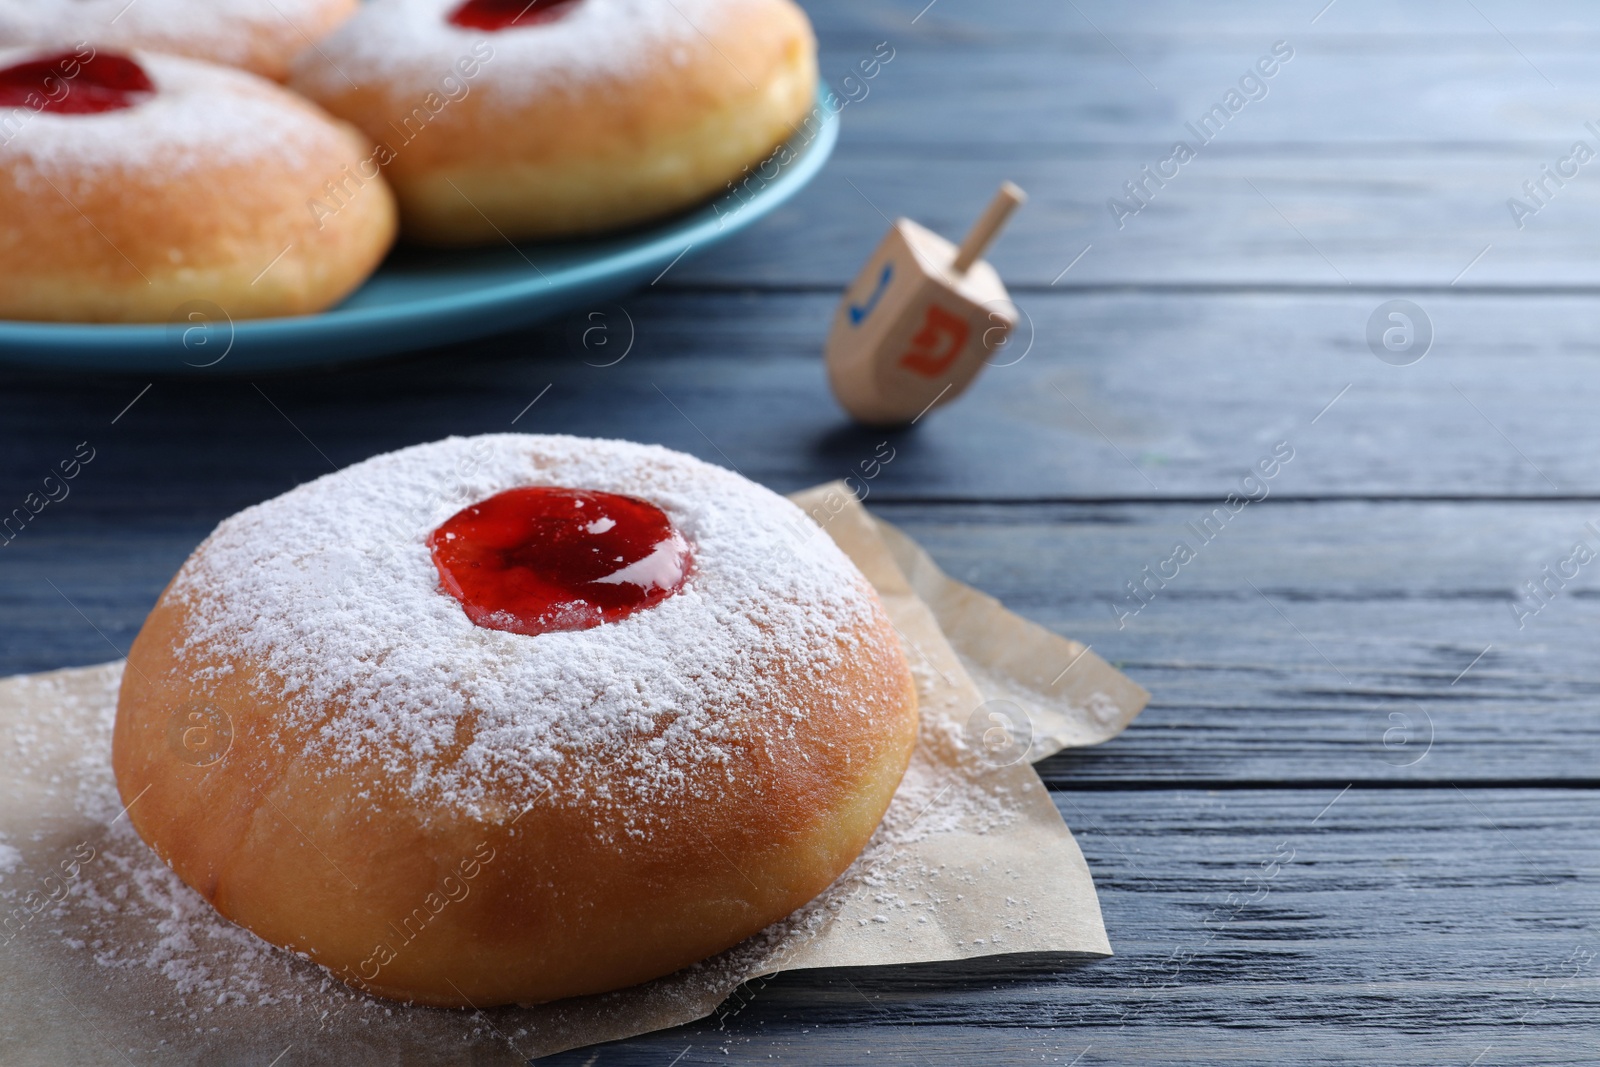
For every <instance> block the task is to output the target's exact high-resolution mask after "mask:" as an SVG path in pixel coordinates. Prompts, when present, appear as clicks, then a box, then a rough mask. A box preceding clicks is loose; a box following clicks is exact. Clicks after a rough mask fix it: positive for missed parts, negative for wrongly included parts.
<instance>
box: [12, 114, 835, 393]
mask: <svg viewBox="0 0 1600 1067" xmlns="http://www.w3.org/2000/svg"><path fill="white" fill-rule="evenodd" d="M827 91H828V90H827V88H826V87H823V88H822V90H821V92H820V94H819V97H818V107H817V112H816V113H817V114H818V115H819V116H820V118H821V122H820V124H819V125H818V127H817V130H816V133H815V134H814V135H813V136H811V137H810V139H809V141H808V140H807V139H806V136H805V135H804V134H802V135H801V136H799V137H797V138H796V139H795V140H794V141H791V142H790V145H789V147H790V150H791V153H792V156H793V158H792V159H791V161H790V162H789V164H788V165H787V166H784V167H783V168H781V169H780V170H779V172H778V174H777V176H776V177H774V178H773V179H772V180H771V181H768V182H766V183H765V184H760V183H758V182H754V181H752V182H750V183H749V189H750V191H749V192H747V193H746V194H745V195H744V196H743V198H742V199H735V198H732V197H731V196H730V197H725V198H723V199H722V200H720V201H718V202H717V203H715V204H706V205H703V206H701V207H699V208H696V209H694V210H692V211H690V212H688V213H686V214H683V215H679V216H677V217H675V218H671V219H668V220H666V221H665V222H660V223H655V224H653V225H650V226H646V227H641V228H639V229H636V230H630V231H627V232H625V233H622V234H618V235H614V236H609V237H602V238H597V239H593V240H586V241H571V242H559V243H539V244H524V245H519V246H517V247H512V246H510V245H502V246H500V247H498V248H495V247H487V248H478V249H472V250H466V251H433V250H424V249H415V248H407V247H404V246H402V247H400V248H398V249H396V250H395V251H394V252H393V253H391V254H390V256H389V258H388V259H387V260H386V261H385V262H384V264H383V265H382V266H381V267H379V268H378V271H377V273H375V274H374V275H373V276H372V277H371V278H370V279H368V281H367V283H366V284H365V285H363V286H362V287H361V288H360V289H358V290H357V291H356V292H355V293H354V294H352V295H351V296H350V298H349V299H347V300H346V301H345V302H344V303H342V304H340V305H339V306H337V307H335V308H332V309H331V310H328V311H324V312H322V313H320V314H317V315H305V316H301V317H296V318H284V319H250V320H241V321H230V320H229V319H228V317H227V315H226V314H224V313H223V312H222V310H221V309H220V308H216V307H214V306H207V305H204V304H202V303H200V302H197V303H196V304H195V305H186V306H185V309H183V311H182V314H179V315H177V316H175V319H174V321H172V322H169V323H165V324H142V325H100V324H87V323H54V322H23V321H17V320H0V363H5V364H12V365H23V366H33V367H56V368H73V369H81V370H102V371H144V372H154V373H169V374H184V373H190V374H218V373H221V374H227V373H239V372H245V371H261V370H274V369H290V368H294V367H308V366H317V365H323V364H332V363H348V362H350V361H352V360H356V359H371V358H376V357H379V356H387V355H393V354H396V353H399V352H408V351H414V350H416V349H420V348H428V347H430V346H433V345H443V344H450V343H452V342H456V341H467V340H471V339H473V338H477V337H484V336H487V335H490V334H495V333H500V332H503V331H506V330H511V329H516V328H517V327H521V326H528V325H531V324H533V323H535V322H539V321H542V320H545V319H549V318H553V317H555V316H557V315H561V314H563V313H565V312H573V311H582V310H584V309H585V308H589V307H593V306H594V305H595V304H596V303H597V302H600V301H604V300H607V299H609V298H613V297H616V296H619V295H621V294H622V293H626V292H628V291H629V290H631V289H636V288H638V287H640V286H643V285H648V284H649V283H650V282H651V281H653V280H654V279H655V278H657V277H658V276H659V275H660V274H661V272H662V271H664V270H665V269H667V267H669V266H670V265H672V264H673V263H674V262H675V261H676V260H678V259H679V257H681V256H683V255H684V254H685V252H686V250H687V251H689V253H690V254H695V253H699V252H703V251H705V250H706V249H707V248H710V247H711V246H713V245H715V244H717V243H719V242H721V241H724V240H726V239H727V238H729V237H731V236H733V235H734V234H736V233H738V232H739V231H740V230H742V229H744V228H745V227H747V226H749V225H750V224H751V223H753V222H755V221H756V220H757V219H760V218H762V217H764V216H765V215H767V214H768V213H769V212H771V211H772V210H773V209H775V208H777V207H778V206H779V205H781V204H782V203H784V202H785V201H786V200H788V199H789V198H790V197H792V196H793V195H794V194H795V193H797V192H799V191H800V190H801V189H803V188H804V187H805V186H806V185H807V184H808V183H809V182H810V181H811V179H812V178H814V177H815V176H816V175H817V172H818V171H820V170H821V169H822V167H823V165H824V164H825V163H826V162H827V161H828V157H829V156H830V155H831V154H832V153H833V147H834V144H835V143H836V142H837V141H838V139H839V117H838V115H836V114H835V113H834V111H833V110H832V109H831V108H829V107H828V106H827V104H826V94H827ZM758 184H760V188H756V186H757V185H758Z"/></svg>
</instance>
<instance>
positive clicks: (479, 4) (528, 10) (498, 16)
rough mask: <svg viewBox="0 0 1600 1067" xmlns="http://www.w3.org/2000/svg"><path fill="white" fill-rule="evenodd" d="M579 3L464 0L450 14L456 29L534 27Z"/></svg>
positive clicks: (560, 15) (576, 0) (567, 0)
mask: <svg viewBox="0 0 1600 1067" xmlns="http://www.w3.org/2000/svg"><path fill="white" fill-rule="evenodd" d="M577 2H578V0H467V2H466V3H464V4H462V5H461V6H460V7H458V8H456V9H455V11H454V12H452V13H451V15H450V21H451V22H453V23H455V24H456V25H457V26H464V27H466V28H467V29H471V30H509V29H511V28H512V27H513V26H515V27H518V28H519V29H520V28H521V27H523V26H537V25H539V24H540V23H543V22H554V21H556V20H557V19H559V18H563V17H565V16H566V15H568V14H570V13H571V9H572V7H573V5H575V4H576V3H577Z"/></svg>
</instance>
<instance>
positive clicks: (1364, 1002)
mask: <svg viewBox="0 0 1600 1067" xmlns="http://www.w3.org/2000/svg"><path fill="white" fill-rule="evenodd" d="M1057 801H1058V804H1059V806H1060V807H1061V811H1062V814H1063V816H1064V817H1065V818H1066V819H1067V822H1068V823H1069V825H1071V826H1072V828H1073V831H1074V833H1075V834H1077V836H1078V839H1079V841H1080V842H1081V843H1082V845H1083V848H1084V852H1085V855H1086V856H1087V858H1088V860H1089V863H1090V866H1091V868H1092V869H1093V870H1094V871H1095V872H1096V880H1097V884H1098V886H1099V889H1100V899H1101V905H1102V907H1103V908H1104V911H1105V916H1106V924H1107V927H1108V928H1109V929H1111V930H1112V931H1113V932H1114V936H1113V947H1114V948H1115V949H1116V952H1117V955H1116V956H1114V957H1112V958H1111V959H1109V960H1104V961H1099V962H1094V963H1086V964H1078V965H1073V964H1063V963H1062V962H1061V961H1056V960H1026V961H1019V960H992V961H989V962H988V963H986V964H978V965H972V966H961V967H953V966H944V965H941V966H937V967H926V968H905V969H900V970H898V971H888V972H886V971H830V972H817V973H814V974H808V973H805V972H800V973H795V974H789V975H783V976H780V977H779V978H777V979H775V980H773V981H772V982H770V983H767V984H765V985H760V986H754V985H753V986H751V987H747V993H746V994H744V995H741V996H739V997H736V998H735V999H734V1000H732V1001H730V1002H729V1004H728V1005H727V1006H726V1007H725V1016H726V1017H725V1018H724V1019H723V1020H720V1022H721V1023H722V1025H723V1028H719V1026H718V1022H719V1020H711V1021H708V1022H707V1023H704V1024H699V1025H695V1026H690V1027H683V1028H680V1029H678V1030H674V1031H669V1032H666V1033H661V1034H653V1035H650V1036H649V1037H646V1038H640V1039H637V1040H635V1041H630V1042H625V1043H622V1044H620V1045H615V1046H608V1047H604V1048H602V1049H601V1050H599V1052H600V1055H599V1056H598V1057H596V1058H594V1059H591V1058H590V1057H592V1056H594V1054H595V1053H594V1050H584V1051H583V1052H582V1053H577V1052H574V1053H571V1054H568V1055H567V1056H564V1057H557V1058H553V1059H549V1060H545V1061H541V1062H544V1063H557V1064H562V1065H563V1067H565V1065H571V1067H578V1065H591V1064H592V1067H613V1065H635V1064H638V1065H643V1064H665V1063H670V1062H672V1060H673V1057H674V1056H676V1055H679V1054H680V1053H682V1055H683V1058H682V1059H681V1060H679V1061H678V1063H679V1064H680V1065H682V1064H711V1063H726V1062H729V1061H730V1060H731V1061H733V1062H752V1063H753V1062H778V1063H808V1064H810V1063H821V1064H839V1065H845V1064H863V1063H892V1064H957V1063H972V1062H985V1063H989V1062H992V1063H1003V1064H1019V1065H1020V1064H1027V1063H1034V1064H1037V1063H1046V1064H1056V1065H1062V1067H1065V1065H1067V1064H1070V1063H1072V1062H1074V1057H1077V1056H1080V1055H1081V1056H1082V1059H1081V1060H1079V1061H1078V1062H1080V1063H1083V1064H1094V1063H1173V1064H1238V1063H1373V1064H1387V1063H1399V1062H1404V1063H1444V1064H1462V1065H1465V1064H1468V1063H1470V1062H1472V1060H1473V1058H1474V1057H1476V1056H1482V1057H1483V1058H1482V1059H1481V1060H1480V1061H1479V1062H1481V1063H1487V1062H1494V1063H1500V1064H1556V1063H1590V1062H1594V1061H1595V1059H1596V1058H1597V1057H1600V1035H1597V1034H1596V1033H1595V1031H1594V1028H1593V1023H1592V1020H1593V1018H1594V1015H1595V1012H1596V1010H1597V1009H1600V955H1597V950H1600V942H1597V940H1596V938H1595V936H1594V933H1593V924H1594V922H1595V920H1596V918H1597V915H1596V907H1597V905H1600V901H1597V900H1596V898H1595V897H1594V895H1593V894H1586V893H1584V892H1583V891H1582V887H1583V886H1584V885H1585V884H1587V883H1592V880H1593V878H1594V877H1595V876H1596V874H1597V873H1600V871H1597V860H1600V854H1597V852H1596V846H1595V838H1594V829H1595V825H1594V820H1595V818H1596V817H1597V816H1600V806H1597V798H1596V795H1595V794H1594V793H1592V792H1588V791H1575V792H1567V791H1555V790H1526V789H1516V790H1456V789H1451V788H1443V789H1433V790H1421V791H1412V790H1403V791H1401V790H1386V789H1373V790H1366V789H1353V790H1351V791H1350V792H1348V793H1346V794H1344V795H1343V796H1340V795H1339V790H1337V789H1329V790H1296V791H1292V792H1290V791H1279V790H1263V791H1242V792H1234V791H1228V792H1206V791H1196V790H1170V791H1168V790H1162V791H1155V792H1136V793H1134V792H1120V791H1104V792H1095V793H1072V794H1058V795H1057ZM686 1048H687V1049H688V1051H687V1052H684V1050H685V1049H686ZM1486 1048H1488V1049H1491V1050H1492V1051H1491V1052H1490V1053H1489V1054H1488V1055H1484V1050H1485V1049H1486ZM1085 1050H1087V1051H1085ZM769 1057H770V1059H769ZM1491 1057H1492V1059H1491Z"/></svg>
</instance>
